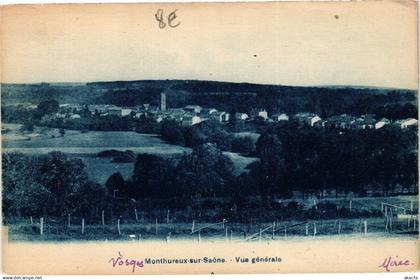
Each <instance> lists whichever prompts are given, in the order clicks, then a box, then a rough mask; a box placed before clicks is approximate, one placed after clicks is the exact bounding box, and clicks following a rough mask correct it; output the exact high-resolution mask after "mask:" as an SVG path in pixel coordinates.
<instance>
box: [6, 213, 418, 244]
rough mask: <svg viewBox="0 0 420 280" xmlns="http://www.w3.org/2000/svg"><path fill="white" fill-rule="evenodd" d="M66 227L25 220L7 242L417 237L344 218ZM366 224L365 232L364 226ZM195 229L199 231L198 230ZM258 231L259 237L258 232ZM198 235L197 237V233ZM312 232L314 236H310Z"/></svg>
mask: <svg viewBox="0 0 420 280" xmlns="http://www.w3.org/2000/svg"><path fill="white" fill-rule="evenodd" d="M76 222H78V223H77V224H72V225H71V226H70V227H68V226H67V225H66V224H58V223H56V222H54V221H48V220H46V221H45V226H44V233H43V235H41V234H40V233H39V222H35V223H34V224H33V225H30V223H29V222H28V221H26V222H21V223H18V224H13V225H11V226H9V240H10V241H78V240H103V241H105V240H138V241H141V240H144V241H145V240H162V241H166V240H167V239H168V238H170V239H171V240H185V239H189V240H197V239H198V238H200V239H201V240H217V239H222V240H236V241H245V242H255V241H260V240H287V239H288V238H293V237H312V238H314V237H319V236H338V235H340V236H346V235H353V236H358V237H362V238H363V237H366V236H368V235H372V234H374V235H376V236H396V237H397V236H405V237H410V238H417V237H418V222H417V221H416V225H415V226H414V225H413V222H412V221H411V223H410V224H408V223H407V221H403V220H397V219H396V220H395V221H394V222H393V225H392V230H390V228H389V227H388V228H385V222H384V219H381V218H370V219H363V220H362V219H345V220H317V221H307V222H302V221H287V222H277V223H276V225H275V228H274V231H273V227H272V223H255V224H252V225H250V224H238V223H233V224H231V223H226V228H224V227H223V225H222V224H220V223H219V224H217V225H214V226H212V224H209V223H201V224H200V223H195V231H194V232H192V223H168V224H167V223H163V222H162V221H159V222H158V223H157V224H156V223H152V222H138V223H124V222H123V221H122V222H121V223H120V231H118V226H117V221H113V222H112V223H111V224H109V223H108V224H105V225H104V226H102V225H100V224H95V225H90V224H86V225H85V227H84V232H83V233H82V226H81V222H80V221H79V220H77V221H73V223H76ZM365 222H366V225H367V227H366V233H365V228H364V225H365ZM199 228H203V229H201V230H200V231H198V229H199ZM260 230H261V232H262V233H261V238H260V234H259V232H260ZM198 232H200V234H199V233H198ZM314 233H315V234H314Z"/></svg>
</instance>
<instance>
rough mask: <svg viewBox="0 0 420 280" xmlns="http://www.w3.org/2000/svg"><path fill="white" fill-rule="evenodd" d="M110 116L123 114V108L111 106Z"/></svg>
mask: <svg viewBox="0 0 420 280" xmlns="http://www.w3.org/2000/svg"><path fill="white" fill-rule="evenodd" d="M108 116H117V117H121V116H122V110H121V109H120V108H110V109H108Z"/></svg>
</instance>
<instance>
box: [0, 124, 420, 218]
mask: <svg viewBox="0 0 420 280" xmlns="http://www.w3.org/2000/svg"><path fill="white" fill-rule="evenodd" d="M218 146H219V144H218V143H217V142H214V143H203V144H197V145H196V146H195V147H194V148H193V149H192V152H191V153H184V154H183V155H182V156H180V157H163V156H158V155H150V154H139V155H137V157H136V159H135V163H134V170H133V173H132V176H131V177H130V178H128V179H124V178H123V177H122V176H121V174H119V173H115V174H113V175H111V176H110V177H109V179H108V180H107V182H106V184H105V186H101V185H99V184H97V183H95V182H91V181H90V180H89V178H88V176H87V173H86V168H85V166H84V164H83V161H82V160H80V159H76V158H71V157H68V156H66V155H65V154H63V153H60V152H52V153H49V154H47V155H24V154H20V153H4V154H3V157H2V179H3V213H4V215H5V218H6V221H7V219H8V218H10V217H20V216H25V215H26V216H28V215H50V216H64V215H68V214H74V215H79V216H84V217H86V218H87V219H89V217H91V218H92V217H97V215H98V213H99V212H100V211H101V209H102V210H104V209H106V210H107V211H109V212H111V213H114V214H115V215H117V214H118V213H120V211H123V209H127V207H129V206H130V205H133V203H134V205H135V204H136V201H144V200H147V201H162V200H163V201H173V203H172V204H170V205H168V207H174V208H177V207H181V205H184V206H185V207H186V205H190V206H191V205H195V204H194V203H197V201H201V200H203V199H207V200H210V201H214V202H216V201H218V200H220V199H222V200H223V201H230V202H234V204H235V205H243V206H244V207H245V208H247V207H248V206H249V205H248V203H247V202H246V201H248V200H249V198H250V197H264V198H266V200H267V201H271V200H272V199H273V198H281V197H284V198H285V197H292V196H293V193H294V192H296V191H298V192H300V193H301V195H303V196H305V195H307V194H315V195H322V193H323V191H324V190H331V189H332V190H336V193H349V192H353V193H355V194H356V195H366V190H368V189H370V190H373V192H374V194H376V195H391V194H393V193H394V192H395V189H396V187H398V186H399V187H401V188H402V189H405V191H406V192H407V193H413V194H415V193H418V181H417V178H418V169H417V151H418V144H417V128H410V129H401V128H399V127H397V126H392V125H389V126H386V127H383V128H381V129H379V130H374V129H365V130H348V131H337V130H334V129H319V128H313V127H306V128H300V129H298V128H297V127H295V126H294V125H293V123H292V122H289V123H287V122H286V123H283V124H273V125H271V126H269V127H268V128H267V129H266V131H264V132H263V133H262V134H261V136H260V137H259V139H258V141H257V143H256V145H255V155H256V156H258V158H259V160H258V161H255V162H254V163H252V164H251V165H250V166H248V169H249V172H244V173H243V174H241V175H239V176H235V175H234V172H233V171H234V163H233V162H232V161H231V160H230V159H229V158H228V157H227V156H225V155H224V154H223V153H222V150H221V149H220V148H219V147H218ZM211 203H212V202H211ZM152 204H153V203H152ZM246 205H248V206H246ZM267 205H271V204H267ZM267 207H268V206H267Z"/></svg>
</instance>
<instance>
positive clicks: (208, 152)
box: [176, 143, 233, 197]
mask: <svg viewBox="0 0 420 280" xmlns="http://www.w3.org/2000/svg"><path fill="white" fill-rule="evenodd" d="M232 173H233V163H232V161H231V160H230V159H229V158H228V157H227V156H225V155H223V153H222V152H221V151H220V150H219V149H218V148H217V147H216V146H215V145H214V144H209V143H208V144H203V145H200V146H197V147H195V148H194V149H193V151H192V153H191V154H184V156H183V157H182V158H181V160H180V162H179V164H178V166H177V172H176V175H177V177H176V182H177V187H178V188H179V190H178V191H177V193H178V194H181V195H182V196H185V197H196V196H207V197H209V196H210V197H214V196H229V186H230V185H231V183H232V180H233V175H232Z"/></svg>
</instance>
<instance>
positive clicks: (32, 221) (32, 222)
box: [31, 216, 34, 226]
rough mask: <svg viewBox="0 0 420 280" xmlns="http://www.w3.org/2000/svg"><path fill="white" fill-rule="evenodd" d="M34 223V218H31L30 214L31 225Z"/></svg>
mask: <svg viewBox="0 0 420 280" xmlns="http://www.w3.org/2000/svg"><path fill="white" fill-rule="evenodd" d="M33 224H34V220H33V219H32V216H31V226H32V225H33Z"/></svg>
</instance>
